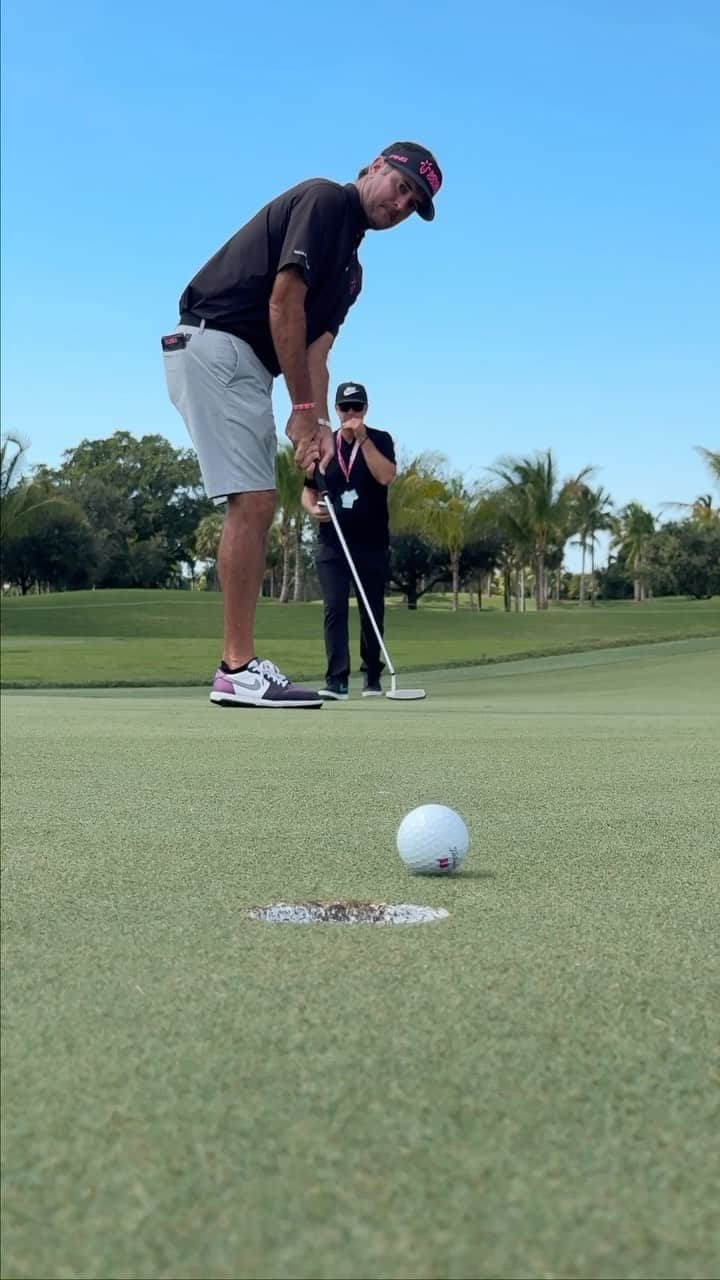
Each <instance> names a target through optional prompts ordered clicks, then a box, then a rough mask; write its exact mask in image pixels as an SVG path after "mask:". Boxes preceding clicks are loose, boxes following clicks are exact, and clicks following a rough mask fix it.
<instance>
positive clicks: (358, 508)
mask: <svg viewBox="0 0 720 1280" xmlns="http://www.w3.org/2000/svg"><path fill="white" fill-rule="evenodd" d="M367 433H368V435H369V437H370V439H371V440H372V442H373V444H374V445H375V448H376V449H377V450H378V452H379V453H381V454H382V455H383V457H384V458H387V459H388V461H389V462H394V461H395V445H394V444H393V438H392V436H391V435H389V433H388V432H387V431H376V429H375V427H368V428H367ZM338 439H339V440H340V448H341V450H342V458H343V461H344V463H345V466H346V467H348V466H349V465H350V458H351V455H352V451H353V441H350V442H348V441H347V440H344V439H343V437H342V436H341V435H340V432H339V431H336V432H335V457H334V458H333V460H332V462H331V463H330V465H329V466H328V469H327V472H326V476H325V478H326V480H327V486H328V492H329V494H330V497H331V498H332V499H333V502H334V505H335V511H336V513H337V516H338V519H339V521H340V528H341V529H342V531H343V534H344V536H345V540H346V542H347V544H348V546H349V547H350V549H351V550H353V549H355V550H358V551H362V550H365V551H386V550H387V548H388V547H389V545H390V532H389V524H388V500H387V494H388V491H387V485H385V484H379V483H378V481H377V480H376V479H375V477H374V476H373V475H372V473H371V471H370V468H369V467H368V465H367V463H366V461H365V458H364V456H363V455H364V453H365V448H364V447H361V448H360V449H358V451H357V453H356V454H355V461H354V462H353V464H352V468H351V470H350V475H349V477H348V478H347V479H346V478H345V474H344V472H343V471H342V469H341V467H340V464H339V462H338V460H337V449H338ZM305 485H306V487H307V488H308V489H316V488H317V485H316V484H315V483H314V481H313V480H306V481H305ZM353 495H354V496H353ZM318 541H319V543H320V546H321V547H333V548H335V549H337V550H340V543H339V542H338V537H337V534H336V532H335V530H334V528H333V526H332V524H331V523H330V521H323V522H322V523H321V524H319V525H318Z"/></svg>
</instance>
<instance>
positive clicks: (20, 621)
mask: <svg viewBox="0 0 720 1280" xmlns="http://www.w3.org/2000/svg"><path fill="white" fill-rule="evenodd" d="M492 604H493V607H492V608H488V607H487V602H486V607H485V608H483V610H482V611H481V612H477V611H475V612H471V611H470V609H469V607H468V605H467V597H465V603H464V607H463V608H462V609H461V610H460V611H459V612H458V613H457V614H453V613H451V611H450V609H449V606H448V605H447V603H444V604H442V605H441V604H440V603H439V602H437V601H433V600H432V599H431V598H430V599H427V598H426V599H424V600H423V601H422V602H421V606H420V608H419V609H418V610H417V612H411V611H410V610H408V609H406V608H404V607H402V605H401V604H400V603H399V602H395V601H393V602H391V604H390V606H389V608H388V618H387V644H388V647H389V649H390V653H391V656H392V659H393V662H394V663H395V665H396V666H397V667H398V668H400V669H401V670H406V671H413V670H414V671H418V670H423V669H429V668H433V667H435V668H446V667H449V666H459V665H472V664H477V663H485V662H502V661H504V660H506V659H509V658H525V657H538V656H541V655H544V654H553V653H573V652H581V651H585V650H588V649H606V648H608V647H610V646H612V645H629V644H650V643H652V642H654V641H662V640H678V639H683V638H701V637H704V636H713V635H715V636H720V598H715V599H713V600H703V601H689V600H679V599H670V600H667V599H661V600H654V601H649V602H647V603H645V604H643V605H641V606H637V605H633V604H630V603H627V602H618V603H611V604H602V605H598V607H596V608H594V609H591V608H590V607H589V606H588V607H585V608H583V609H580V608H578V606H577V604H564V605H561V606H560V607H557V606H556V607H553V608H551V609H549V610H548V611H547V612H545V613H535V612H534V611H533V610H532V609H531V610H529V611H528V612H527V613H504V612H503V610H502V608H500V607H499V602H498V601H497V600H496V599H494V600H493V602H492ZM2 626H3V663H2V683H3V686H4V687H6V688H7V687H27V688H42V687H45V688H47V687H52V686H60V687H68V686H77V687H85V686H98V687H102V686H109V685H117V686H139V685H142V686H146V687H147V686H155V685H168V686H172V685H182V686H186V685H198V684H200V685H202V684H207V683H208V682H209V680H210V679H211V678H212V673H213V671H214V669H215V667H216V665H217V662H218V660H219V658H220V657H221V652H220V642H221V636H222V599H221V597H220V596H219V595H218V594H217V593H213V592H204V591H203V592H201V591H197V592H190V591H77V592H68V593H66V594H58V595H50V596H28V597H25V599H9V600H5V601H4V602H3V608H2ZM357 630H358V628H357V614H356V611H355V609H353V610H352V613H351V632H352V637H353V642H352V650H353V660H354V662H355V664H356V666H357V663H358V657H357V655H358V651H359V640H358V635H357ZM256 642H257V648H258V652H259V653H260V654H261V655H263V656H267V657H269V658H271V659H272V660H273V662H276V663H277V664H278V665H279V666H280V667H281V668H282V669H283V670H286V671H287V672H288V674H289V675H290V676H291V677H292V678H293V679H305V680H318V679H321V678H322V676H323V675H324V671H325V655H324V652H323V642H322V606H321V605H320V604H319V603H315V604H292V605H288V606H283V605H280V604H277V603H276V602H274V601H268V600H263V601H260V603H259V606H258V614H257V628H256Z"/></svg>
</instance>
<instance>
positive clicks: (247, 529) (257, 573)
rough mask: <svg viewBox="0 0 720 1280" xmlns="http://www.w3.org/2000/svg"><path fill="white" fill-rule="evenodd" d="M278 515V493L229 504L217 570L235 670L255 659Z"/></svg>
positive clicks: (226, 654)
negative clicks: (258, 620)
mask: <svg viewBox="0 0 720 1280" xmlns="http://www.w3.org/2000/svg"><path fill="white" fill-rule="evenodd" d="M274 514H275V490H274V489H264V490H262V491H261V492H259V493H233V494H230V496H229V498H228V501H227V509H226V512H225V523H224V525H223V531H222V537H221V538H220V546H219V548H218V558H217V567H218V576H219V578H220V585H221V587H222V592H223V606H224V611H225V635H224V647H223V658H224V659H225V662H226V663H227V665H228V667H230V669H231V670H232V669H234V668H236V667H242V666H244V665H245V663H247V662H249V661H250V659H251V658H252V657H254V656H255V648H254V644H253V627H254V623H255V609H256V607H257V599H258V595H259V593H260V587H261V585H262V580H263V576H264V574H265V544H266V541H267V535H268V530H269V528H270V525H271V524H272V519H273V515H274Z"/></svg>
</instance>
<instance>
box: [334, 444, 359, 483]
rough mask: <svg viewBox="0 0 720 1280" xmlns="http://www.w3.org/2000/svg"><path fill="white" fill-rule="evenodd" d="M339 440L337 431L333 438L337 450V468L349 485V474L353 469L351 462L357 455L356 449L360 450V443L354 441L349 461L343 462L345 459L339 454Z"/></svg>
mask: <svg viewBox="0 0 720 1280" xmlns="http://www.w3.org/2000/svg"><path fill="white" fill-rule="evenodd" d="M341 440H342V433H341V432H340V431H338V433H337V436H336V437H335V446H336V449H337V460H338V466H339V468H340V470H341V471H342V473H343V475H344V477H345V479H346V481H347V483H348V484H349V483H350V472H351V471H352V469H353V462H354V461H355V459H356V457H357V454H358V449H359V448H360V441H359V440H356V441H355V444H354V445H353V447H352V453H351V454H350V461H349V462H345V459H344V458H343V456H342V453H341V447H342V446H341V443H340V442H341Z"/></svg>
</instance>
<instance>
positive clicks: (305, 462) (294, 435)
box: [285, 409, 335, 472]
mask: <svg viewBox="0 0 720 1280" xmlns="http://www.w3.org/2000/svg"><path fill="white" fill-rule="evenodd" d="M285 435H286V436H287V438H288V440H289V441H290V442H291V444H292V445H293V448H294V449H295V466H296V467H298V469H299V470H300V471H309V470H310V469H311V468H313V467H314V466H315V465H316V463H319V464H320V470H321V471H323V472H324V471H325V470H326V468H327V466H328V463H329V462H331V461H332V458H333V454H334V452H335V442H334V439H333V433H332V431H331V430H330V427H329V426H328V425H327V424H326V423H325V422H323V421H320V419H319V418H318V416H317V409H301V410H298V411H296V412H294V413H291V414H290V417H289V418H288V422H287V426H286V428H285Z"/></svg>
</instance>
